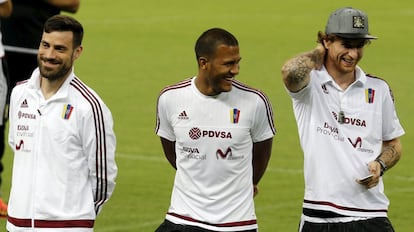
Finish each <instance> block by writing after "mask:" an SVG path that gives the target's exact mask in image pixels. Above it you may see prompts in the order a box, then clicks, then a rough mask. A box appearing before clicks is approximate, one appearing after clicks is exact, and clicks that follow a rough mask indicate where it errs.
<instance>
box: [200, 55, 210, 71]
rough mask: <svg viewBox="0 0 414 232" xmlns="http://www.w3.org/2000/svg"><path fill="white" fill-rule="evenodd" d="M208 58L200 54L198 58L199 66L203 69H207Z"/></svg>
mask: <svg viewBox="0 0 414 232" xmlns="http://www.w3.org/2000/svg"><path fill="white" fill-rule="evenodd" d="M207 64H208V59H207V58H206V57H203V56H200V57H199V58H198V66H199V67H200V68H201V69H207Z"/></svg>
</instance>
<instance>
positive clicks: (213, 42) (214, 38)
mask: <svg viewBox="0 0 414 232" xmlns="http://www.w3.org/2000/svg"><path fill="white" fill-rule="evenodd" d="M221 44H224V45H228V46H239V42H238V41H237V39H236V37H235V36H234V35H232V34H231V33H230V32H228V31H226V30H224V29H221V28H211V29H208V30H207V31H205V32H203V33H202V34H201V35H200V37H198V39H197V41H196V44H195V48H194V50H195V54H196V58H197V60H198V58H200V57H202V56H205V57H211V56H214V54H215V52H216V48H217V46H219V45H221Z"/></svg>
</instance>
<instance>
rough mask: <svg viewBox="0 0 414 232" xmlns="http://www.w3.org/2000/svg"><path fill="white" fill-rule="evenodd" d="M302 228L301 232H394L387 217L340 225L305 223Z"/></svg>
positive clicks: (340, 223) (341, 223)
mask: <svg viewBox="0 0 414 232" xmlns="http://www.w3.org/2000/svg"><path fill="white" fill-rule="evenodd" d="M300 227H302V228H299V231H300V232H315V231H318V232H336V231H341V232H394V228H393V227H392V225H391V222H390V220H388V218H386V217H378V218H371V219H367V220H359V221H351V222H339V223H313V222H307V221H305V222H304V223H303V225H300Z"/></svg>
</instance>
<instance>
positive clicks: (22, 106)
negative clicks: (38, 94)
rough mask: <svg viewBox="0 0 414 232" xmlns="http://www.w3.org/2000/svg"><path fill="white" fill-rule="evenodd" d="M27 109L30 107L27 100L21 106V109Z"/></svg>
mask: <svg viewBox="0 0 414 232" xmlns="http://www.w3.org/2000/svg"><path fill="white" fill-rule="evenodd" d="M27 107H29V105H27V100H26V99H24V100H23V102H22V104H20V108H27Z"/></svg>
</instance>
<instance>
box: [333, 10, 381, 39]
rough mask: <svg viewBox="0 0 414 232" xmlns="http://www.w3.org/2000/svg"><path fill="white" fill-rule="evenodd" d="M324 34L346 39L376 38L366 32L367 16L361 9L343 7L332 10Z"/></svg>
mask: <svg viewBox="0 0 414 232" xmlns="http://www.w3.org/2000/svg"><path fill="white" fill-rule="evenodd" d="M325 33H326V34H335V35H337V36H339V37H342V38H347V39H377V37H375V36H372V35H370V34H369V32H368V16H367V14H366V13H364V12H363V11H361V10H357V9H354V8H352V7H344V8H340V9H338V10H336V11H335V12H333V13H332V14H331V15H330V16H329V19H328V23H327V24H326V28H325Z"/></svg>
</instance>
